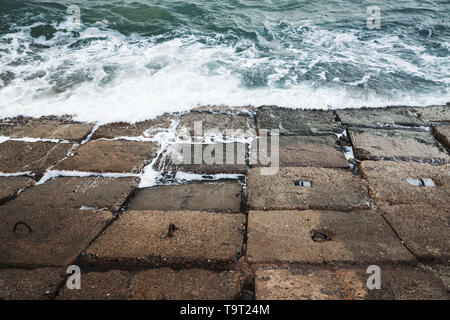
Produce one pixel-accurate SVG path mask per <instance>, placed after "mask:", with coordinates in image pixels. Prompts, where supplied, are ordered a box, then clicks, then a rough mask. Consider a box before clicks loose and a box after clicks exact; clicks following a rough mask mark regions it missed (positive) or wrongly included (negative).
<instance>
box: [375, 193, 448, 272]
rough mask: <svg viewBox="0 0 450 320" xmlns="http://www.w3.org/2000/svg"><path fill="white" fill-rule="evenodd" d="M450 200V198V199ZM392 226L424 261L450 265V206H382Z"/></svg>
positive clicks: (380, 207)
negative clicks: (449, 230) (449, 232)
mask: <svg viewBox="0 0 450 320" xmlns="http://www.w3.org/2000/svg"><path fill="white" fill-rule="evenodd" d="M447 199H448V198H447ZM378 209H379V210H380V211H381V212H383V213H384V216H385V217H386V219H387V220H388V221H389V224H390V225H391V227H392V228H393V229H394V230H395V232H396V233H397V234H398V236H399V237H400V238H401V239H402V240H403V241H404V242H405V244H406V245H407V246H408V248H409V249H410V250H411V251H412V252H413V253H414V255H415V256H416V257H420V258H421V261H424V260H436V261H441V262H444V263H449V262H450V238H449V236H448V227H449V225H450V209H449V206H448V205H447V206H445V207H437V206H432V205H427V204H423V203H416V204H400V205H388V204H385V205H379V206H378Z"/></svg>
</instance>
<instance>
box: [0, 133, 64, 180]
mask: <svg viewBox="0 0 450 320" xmlns="http://www.w3.org/2000/svg"><path fill="white" fill-rule="evenodd" d="M72 147H73V145H72V144H71V143H52V142H23V141H11V140H9V141H5V142H3V143H0V172H4V173H15V172H27V171H31V172H32V173H34V174H35V175H36V176H37V177H39V176H40V175H42V174H43V173H44V172H45V171H46V170H47V169H48V168H50V167H51V166H53V165H55V164H56V163H57V162H58V161H60V160H62V159H63V158H64V157H66V156H67V154H68V152H69V151H70V150H71V149H72Z"/></svg>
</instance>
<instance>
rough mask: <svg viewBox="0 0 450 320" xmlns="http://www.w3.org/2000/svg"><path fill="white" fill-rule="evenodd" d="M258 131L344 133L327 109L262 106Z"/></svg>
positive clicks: (260, 132) (308, 133)
mask: <svg viewBox="0 0 450 320" xmlns="http://www.w3.org/2000/svg"><path fill="white" fill-rule="evenodd" d="M257 123H258V132H259V134H260V135H261V134H262V130H267V131H268V132H271V130H274V129H278V130H279V133H280V135H294V136H302V135H322V134H330V133H333V132H336V133H342V132H343V131H344V129H343V128H341V127H339V126H338V124H337V123H336V121H335V120H334V117H333V113H332V112H331V111H325V110H298V109H286V108H278V107H261V108H259V110H258V118H257Z"/></svg>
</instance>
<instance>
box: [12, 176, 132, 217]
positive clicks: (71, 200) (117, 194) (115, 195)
mask: <svg viewBox="0 0 450 320" xmlns="http://www.w3.org/2000/svg"><path fill="white" fill-rule="evenodd" d="M138 184H139V178H115V179H110V178H103V177H57V178H53V179H51V180H49V181H47V182H45V183H44V184H40V185H37V186H35V187H33V188H30V189H27V190H25V191H24V192H22V193H21V194H20V195H18V196H17V198H16V199H15V200H14V201H12V202H10V203H8V205H9V206H15V207H33V206H36V205H39V206H46V207H48V208H73V209H80V208H85V209H86V208H91V210H95V209H97V210H100V209H104V208H108V209H110V210H112V211H118V210H119V209H120V206H121V205H122V204H123V203H124V202H125V201H126V200H127V198H128V197H129V196H130V194H132V193H133V192H134V190H135V189H136V188H137V186H138Z"/></svg>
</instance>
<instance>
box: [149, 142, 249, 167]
mask: <svg viewBox="0 0 450 320" xmlns="http://www.w3.org/2000/svg"><path fill="white" fill-rule="evenodd" d="M197 148H198V149H197ZM247 161H248V146H247V144H244V143H213V144H185V143H181V144H174V145H172V146H170V147H169V148H168V149H167V150H166V152H164V153H163V154H162V155H161V156H160V158H159V159H158V160H157V161H156V163H155V166H154V168H155V169H156V170H158V171H163V172H175V171H181V172H190V173H202V174H217V173H244V172H246V171H247V169H248V165H247Z"/></svg>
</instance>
